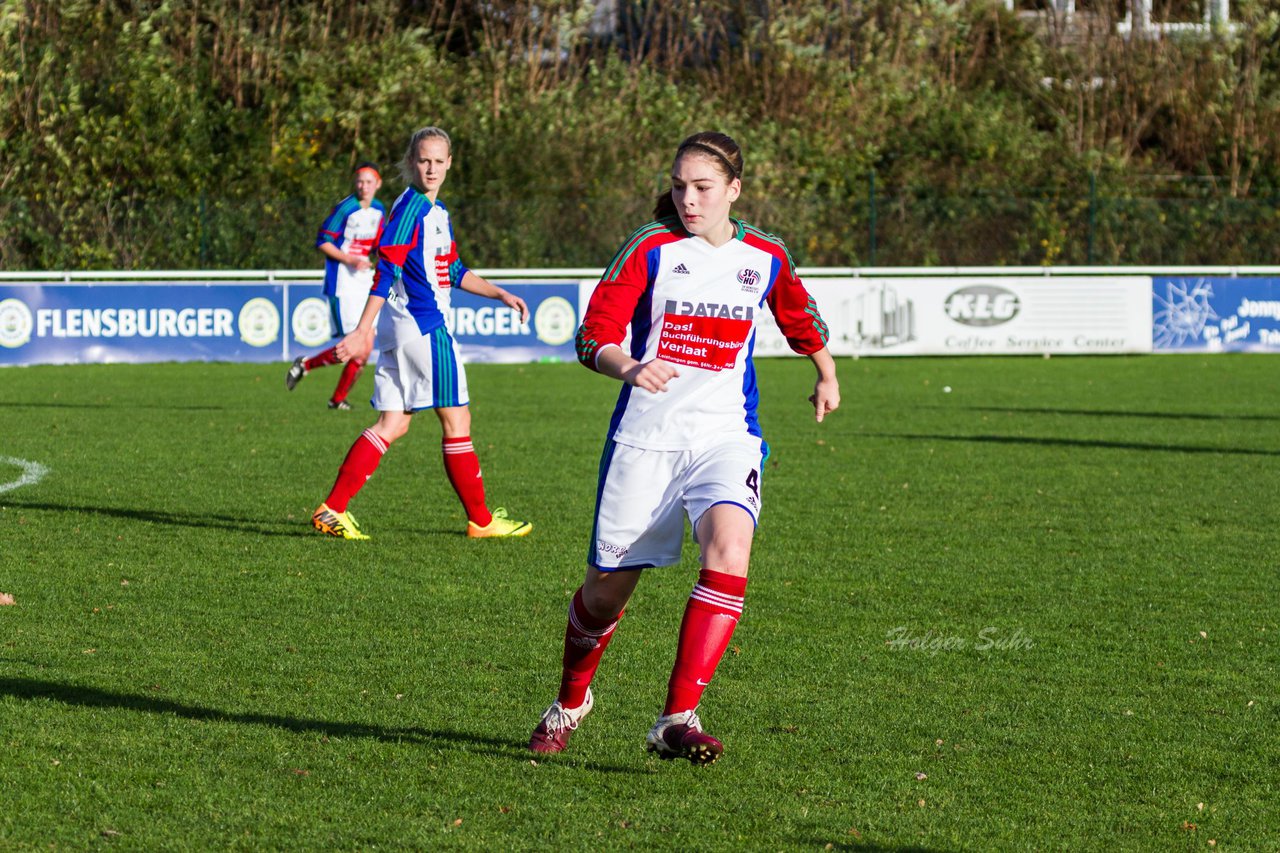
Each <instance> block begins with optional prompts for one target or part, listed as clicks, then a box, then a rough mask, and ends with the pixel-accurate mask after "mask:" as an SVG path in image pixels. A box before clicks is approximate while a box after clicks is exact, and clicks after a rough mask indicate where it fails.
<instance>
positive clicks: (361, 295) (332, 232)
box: [284, 163, 387, 410]
mask: <svg viewBox="0 0 1280 853" xmlns="http://www.w3.org/2000/svg"><path fill="white" fill-rule="evenodd" d="M381 186H382V176H381V175H379V174H378V168H377V167H376V166H374V165H373V164H372V163H361V164H360V165H359V166H356V172H355V192H353V193H352V194H351V195H349V196H347V197H346V198H344V199H343V200H342V201H340V202H338V203H337V204H336V205H335V206H334V208H333V210H331V211H329V215H328V216H327V217H325V220H324V224H323V225H321V226H320V233H319V234H317V235H316V248H317V249H319V250H320V253H321V254H322V255H324V257H325V261H324V295H325V296H327V297H329V314H330V320H331V321H332V323H333V336H334V337H335V338H341V337H342V336H343V335H345V334H347V333H348V332H350V331H352V330H353V329H355V327H356V324H357V323H358V322H359V320H360V312H361V311H362V310H363V309H364V303H365V299H367V298H368V296H369V289H370V288H371V287H372V286H373V262H374V260H375V258H373V257H371V255H372V252H373V247H374V245H375V244H376V242H377V240H378V235H379V234H380V233H381V231H382V222H383V218H384V217H385V216H386V213H387V209H386V208H385V207H384V206H383V204H382V202H380V201H378V199H377V198H376V197H375V196H376V195H377V192H378V189H379V188H380V187H381ZM341 363H342V359H340V358H338V351H337V346H336V345H334V346H331V347H329V348H328V349H327V350H325V351H324V352H320V353H316V354H315V355H313V356H311V358H306V357H305V356H299V357H298V358H296V359H294V362H293V364H292V365H291V366H290V367H289V372H288V373H287V374H285V378H284V384H285V387H286V388H288V389H289V390H290V391H292V390H293V389H294V388H295V387H297V385H298V383H299V382H301V381H302V377H304V376H306V375H307V374H308V373H309V372H311V371H312V370H315V369H316V368H317V367H325V366H327V365H330V364H341ZM363 368H364V360H363V359H355V358H353V359H351V360H350V361H348V362H347V363H346V366H344V367H343V369H342V375H341V376H340V377H338V387H337V388H335V389H334V391H333V396H332V397H330V398H329V408H331V409H342V410H347V409H350V408H351V404H350V403H348V402H347V394H348V393H349V392H350V391H351V386H352V385H355V383H356V379H358V378H359V376H360V371H361V369H363Z"/></svg>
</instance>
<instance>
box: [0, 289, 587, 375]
mask: <svg viewBox="0 0 1280 853" xmlns="http://www.w3.org/2000/svg"><path fill="white" fill-rule="evenodd" d="M503 287H505V288H506V289H507V290H510V291H511V292H513V293H515V294H517V295H518V296H520V297H521V298H523V299H524V300H525V301H526V302H527V303H528V305H529V311H530V317H529V322H528V323H521V322H520V317H519V315H518V313H517V312H515V311H513V310H511V309H509V308H506V307H505V306H503V305H501V304H500V303H498V302H495V301H494V300H492V299H482V298H480V297H477V296H475V295H473V294H470V293H466V292H463V291H461V290H458V291H455V292H454V293H453V310H452V311H451V312H450V316H449V326H450V330H451V331H454V332H455V334H456V335H457V338H458V342H459V345H460V347H461V348H462V353H463V358H464V359H466V360H468V361H507V362H522V361H537V360H571V359H573V357H574V355H573V336H574V333H575V332H576V330H577V325H578V290H579V288H578V285H577V284H576V283H562V284H535V283H518V284H517V283H512V284H506V283H504V284H503ZM333 342H334V339H333V336H332V328H331V321H330V309H329V302H328V300H327V299H326V298H325V297H324V295H323V290H322V288H321V286H320V285H319V284H315V283H311V282H287V281H285V282H274V283H247V284H246V283H236V284H225V283H213V282H195V283H193V282H190V281H187V282H155V283H150V282H149V283H146V284H141V283H138V282H121V283H115V282H107V283H96V282H95V283H86V284H80V283H75V284H45V283H32V284H21V283H18V284H2V285H0V365H17V364H81V363H84V364H89V363H92V364H109V363H113V362H155V361H237V362H272V361H289V360H291V359H293V358H294V357H296V356H298V355H309V354H312V353H315V352H318V351H320V350H322V349H324V348H326V347H328V346H331V345H332V344H333Z"/></svg>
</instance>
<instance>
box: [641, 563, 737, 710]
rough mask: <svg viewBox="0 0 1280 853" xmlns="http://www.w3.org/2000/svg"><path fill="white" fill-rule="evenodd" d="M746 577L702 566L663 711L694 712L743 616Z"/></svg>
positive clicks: (668, 684)
mask: <svg viewBox="0 0 1280 853" xmlns="http://www.w3.org/2000/svg"><path fill="white" fill-rule="evenodd" d="M746 591H747V579H746V578H744V577H737V576H736V575H726V574H724V573H723V572H713V571H711V570H710V569H703V570H702V571H701V572H699V573H698V583H697V584H696V585H695V586H694V588H693V593H692V594H691V595H690V596H689V603H688V604H687V605H686V606H685V610H684V621H683V622H681V623H680V645H679V646H678V647H677V649H676V663H675V666H674V667H673V668H672V670H671V680H670V681H669V682H667V705H666V709H665V710H664V711H663V712H662V713H663V714H664V715H666V714H675V713H678V712H680V711H692V710H693V709H694V708H697V707H698V702H700V701H701V700H702V691H703V690H705V689H706V687H707V685H708V684H710V683H711V676H713V675H715V671H716V666H717V665H718V664H719V663H720V658H722V657H724V652H725V649H727V648H729V639H730V638H731V637H732V636H733V629H734V628H736V627H738V617H739V616H741V615H742V600H743V595H744V594H745V593H746Z"/></svg>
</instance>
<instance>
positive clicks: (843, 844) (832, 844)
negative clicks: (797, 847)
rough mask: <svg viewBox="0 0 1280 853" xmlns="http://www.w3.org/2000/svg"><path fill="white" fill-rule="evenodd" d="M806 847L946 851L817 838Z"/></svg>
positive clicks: (888, 852)
mask: <svg viewBox="0 0 1280 853" xmlns="http://www.w3.org/2000/svg"><path fill="white" fill-rule="evenodd" d="M806 846H811V847H813V849H815V850H860V851H862V853H942V851H944V850H946V848H945V847H918V846H916V845H914V844H908V845H904V846H902V847H885V846H883V845H880V844H871V843H867V842H862V841H828V840H827V839H818V838H811V839H809V841H808V843H807V844H806Z"/></svg>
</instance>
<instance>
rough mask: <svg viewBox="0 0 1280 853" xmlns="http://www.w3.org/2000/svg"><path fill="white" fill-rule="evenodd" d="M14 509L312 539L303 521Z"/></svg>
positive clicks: (57, 507)
mask: <svg viewBox="0 0 1280 853" xmlns="http://www.w3.org/2000/svg"><path fill="white" fill-rule="evenodd" d="M6 505H7V506H10V507H13V508H14V509H34V510H48V511H50V512H83V513H88V514H90V515H105V516H108V517H111V518H125V519H129V520H131V521H150V522H152V523H154V524H168V525H173V526H177V527H201V528H209V529H213V530H231V531H235V532H236V533H253V534H256V535H259V536H313V535H314V534H313V532H312V530H311V525H310V523H309V521H310V519H307V518H303V519H301V520H300V521H297V522H281V525H284V524H288V527H287V528H283V527H282V526H281V525H276V526H271V527H268V526H264V525H262V524H254V523H252V522H250V521H249V520H248V519H245V518H240V517H238V516H234V515H215V514H213V513H200V514H198V515H197V514H188V513H180V512H163V511H160V510H150V509H128V508H126V507H112V506H74V505H71V504H46V503H30V502H26V501H12V502H7V503H6Z"/></svg>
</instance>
